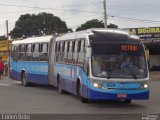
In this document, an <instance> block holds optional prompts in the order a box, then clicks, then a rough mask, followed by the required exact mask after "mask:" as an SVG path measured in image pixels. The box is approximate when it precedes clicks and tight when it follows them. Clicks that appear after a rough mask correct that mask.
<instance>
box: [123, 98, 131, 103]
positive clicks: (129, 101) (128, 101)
mask: <svg viewBox="0 0 160 120" xmlns="http://www.w3.org/2000/svg"><path fill="white" fill-rule="evenodd" d="M131 102H132V101H131V99H126V100H124V103H128V104H129V103H131Z"/></svg>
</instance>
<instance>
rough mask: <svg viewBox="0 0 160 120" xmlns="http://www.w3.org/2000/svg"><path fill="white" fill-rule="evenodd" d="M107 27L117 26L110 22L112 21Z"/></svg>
mask: <svg viewBox="0 0 160 120" xmlns="http://www.w3.org/2000/svg"><path fill="white" fill-rule="evenodd" d="M107 27H108V28H118V26H117V25H115V24H112V23H110V24H109V25H108V26H107Z"/></svg>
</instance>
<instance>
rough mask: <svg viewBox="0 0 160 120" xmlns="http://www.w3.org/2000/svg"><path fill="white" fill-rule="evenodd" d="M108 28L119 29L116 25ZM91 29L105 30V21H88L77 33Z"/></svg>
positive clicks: (110, 25)
mask: <svg viewBox="0 0 160 120" xmlns="http://www.w3.org/2000/svg"><path fill="white" fill-rule="evenodd" d="M107 27H108V28H118V26H117V25H115V24H112V23H111V24H109V25H108V26H107ZM89 28H104V22H103V21H99V20H97V19H92V20H89V21H87V22H86V23H84V24H82V25H81V26H79V27H78V28H77V29H76V31H81V30H86V29H89Z"/></svg>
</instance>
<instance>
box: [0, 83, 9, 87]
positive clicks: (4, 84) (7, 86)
mask: <svg viewBox="0 0 160 120" xmlns="http://www.w3.org/2000/svg"><path fill="white" fill-rule="evenodd" d="M0 86H7V87H8V86H10V85H7V84H0Z"/></svg>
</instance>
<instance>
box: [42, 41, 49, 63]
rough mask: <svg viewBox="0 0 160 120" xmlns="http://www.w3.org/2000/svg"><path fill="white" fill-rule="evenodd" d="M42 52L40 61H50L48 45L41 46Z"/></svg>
mask: <svg viewBox="0 0 160 120" xmlns="http://www.w3.org/2000/svg"><path fill="white" fill-rule="evenodd" d="M40 52H41V54H40V61H47V60H48V44H47V43H43V44H41V48H40Z"/></svg>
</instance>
